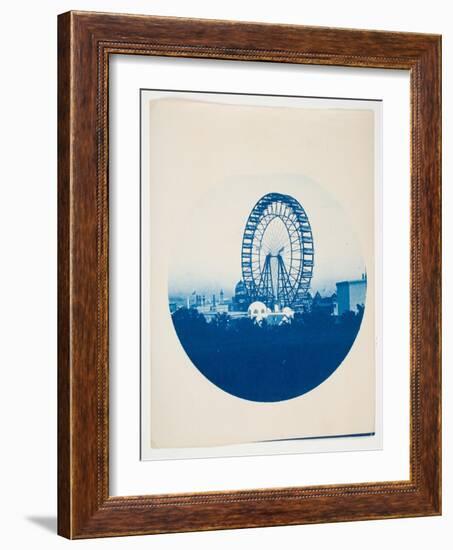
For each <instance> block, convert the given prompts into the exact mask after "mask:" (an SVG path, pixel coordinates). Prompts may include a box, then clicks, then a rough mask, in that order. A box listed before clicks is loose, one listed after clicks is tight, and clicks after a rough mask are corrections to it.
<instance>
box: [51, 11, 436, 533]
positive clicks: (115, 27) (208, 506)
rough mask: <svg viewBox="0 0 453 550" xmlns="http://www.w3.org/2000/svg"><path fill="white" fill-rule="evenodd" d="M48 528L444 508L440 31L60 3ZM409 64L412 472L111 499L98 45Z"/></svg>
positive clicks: (129, 529)
mask: <svg viewBox="0 0 453 550" xmlns="http://www.w3.org/2000/svg"><path fill="white" fill-rule="evenodd" d="M58 48H59V58H58V118H59V122H58V210H59V213H58V258H59V259H58V295H59V297H58V304H59V305H58V532H59V534H60V535H62V536H65V537H67V538H74V539H77V538H89V537H103V536H119V535H132V534H151V533H164V532H181V531H198V530H200V531H201V530H210V529H230V528H243V527H260V526H271V525H293V524H304V523H321V522H332V521H353V520H364V519H380V518H395V517H414V516H428V515H438V514H440V513H441V369H440V357H441V330H440V327H441V312H440V308H441V126H440V113H441V72H440V60H441V39H440V37H439V36H436V35H429V34H412V33H397V32H377V31H364V30H343V29H332V28H321V27H320V28H314V27H304V26H293V25H264V24H257V23H236V22H229V21H208V20H195V19H179V18H166V17H149V16H135V15H113V14H101V13H88V12H69V13H65V14H63V15H60V16H59V20H58ZM112 54H121V55H131V54H133V55H144V56H155V55H159V56H173V57H174V56H176V57H190V58H200V59H206V58H209V59H228V60H234V61H237V62H239V63H240V62H241V61H243V60H247V61H256V62H262V61H270V62H279V63H300V64H315V65H331V66H332V65H334V66H347V67H373V68H384V69H389V70H391V69H405V70H407V71H410V94H411V138H410V139H411V161H410V162H411V230H410V231H411V233H410V242H411V250H410V255H411V256H410V257H411V270H410V304H411V313H410V315H411V317H410V319H411V321H410V327H411V329H410V332H411V334H410V349H411V352H410V404H411V407H410V418H411V426H410V479H409V480H408V481H389V482H380V483H360V484H350V485H333V486H315V487H292V488H285V489H259V490H251V491H226V492H209V493H194V494H164V495H152V496H147V495H141V496H133V497H116V496H114V497H113V496H110V495H109V399H108V394H109V391H108V388H109V337H108V334H109V306H108V304H109V271H108V269H109V231H108V224H109V204H108V198H109V180H108V143H109V135H108V130H109V128H108V90H109V56H110V55H112Z"/></svg>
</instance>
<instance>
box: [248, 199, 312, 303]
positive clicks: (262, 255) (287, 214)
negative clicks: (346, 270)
mask: <svg viewBox="0 0 453 550" xmlns="http://www.w3.org/2000/svg"><path fill="white" fill-rule="evenodd" d="M241 260H242V277H243V280H244V283H245V286H246V288H247V293H248V295H249V298H250V299H251V300H252V301H255V300H259V301H261V302H264V303H265V304H266V305H267V306H268V307H269V308H271V309H274V307H275V306H279V307H280V308H283V307H285V306H288V307H293V308H297V307H298V306H300V305H301V303H302V300H303V298H304V296H305V295H306V293H307V292H308V289H309V287H310V281H311V278H312V276H313V266H314V246H313V235H312V231H311V226H310V222H309V220H308V217H307V214H306V213H305V210H304V209H303V208H302V206H301V204H300V203H299V202H298V201H297V200H296V199H294V198H293V197H291V196H289V195H282V194H280V193H268V194H267V195H264V196H263V197H261V199H260V200H259V201H258V202H257V203H256V204H255V206H254V207H253V209H252V211H251V213H250V215H249V217H248V220H247V223H246V225H245V230H244V235H243V238H242V254H241Z"/></svg>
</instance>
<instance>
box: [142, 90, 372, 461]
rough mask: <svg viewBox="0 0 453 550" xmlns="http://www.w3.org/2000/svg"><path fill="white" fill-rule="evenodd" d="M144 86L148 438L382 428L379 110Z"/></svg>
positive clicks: (319, 434)
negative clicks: (377, 210) (378, 404)
mask: <svg viewBox="0 0 453 550" xmlns="http://www.w3.org/2000/svg"><path fill="white" fill-rule="evenodd" d="M142 94H143V97H142V113H143V117H146V120H144V119H143V120H142V129H143V132H144V134H142V138H143V139H142V144H143V148H142V163H143V164H142V168H143V170H142V219H143V224H142V244H143V249H142V265H143V271H142V297H143V301H142V315H143V321H144V322H143V323H142V327H143V333H142V346H143V348H142V351H143V353H142V369H143V379H142V380H143V384H144V385H143V388H142V401H143V403H142V404H143V410H142V422H143V425H144V426H145V427H146V431H144V432H143V440H142V448H143V449H149V450H151V451H152V450H153V449H156V450H162V449H184V448H186V449H194V448H195V449H196V448H204V449H206V448H213V447H219V446H232V445H233V446H234V445H243V444H251V443H253V444H256V443H259V442H272V441H282V440H299V439H301V440H304V439H307V438H308V439H309V438H330V437H332V438H341V437H361V438H364V439H366V438H367V437H372V436H373V435H374V434H375V433H376V393H377V391H376V390H377V388H376V360H375V341H376V267H377V266H376V261H375V257H376V246H375V225H376V223H375V222H376V219H375V206H376V205H375V189H376V181H375V180H376V176H375V172H376V171H375V154H376V153H375V151H376V142H375V140H376V137H375V136H376V124H377V123H378V117H377V112H378V110H377V109H376V108H375V106H373V105H372V102H369V103H368V104H367V102H357V101H349V102H348V101H342V102H335V101H334V100H324V101H323V100H316V101H315V100H311V101H310V100H304V99H301V98H270V97H268V98H260V97H257V96H230V95H222V94H203V93H199V94H193V93H192V94H184V93H180V92H179V93H178V92H175V93H165V94H160V95H159V94H156V93H155V92H151V91H150V92H142ZM156 96H157V97H156ZM359 104H360V108H357V106H358V105H359ZM143 106H145V108H143ZM339 106H340V107H339ZM145 133H146V135H145ZM143 415H144V416H143ZM144 454H145V455H146V456H148V455H149V453H144Z"/></svg>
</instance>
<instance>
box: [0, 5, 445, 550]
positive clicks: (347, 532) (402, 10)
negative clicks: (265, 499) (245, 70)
mask: <svg viewBox="0 0 453 550" xmlns="http://www.w3.org/2000/svg"><path fill="white" fill-rule="evenodd" d="M449 6H450V2H447V1H442V0H431V1H430V2H426V0H424V1H420V0H413V1H412V2H395V0H381V1H380V2H364V1H363V0H362V1H357V2H354V1H352V0H342V1H340V2H339V1H337V0H318V1H313V0H312V1H310V2H308V1H299V2H294V1H291V0H279V1H278V2H275V1H273V2H264V1H263V0H261V1H259V2H258V1H256V2H252V1H250V2H244V1H243V0H229V1H228V2H227V1H223V2H208V1H207V0H191V1H186V2H185V1H184V0H149V1H139V0H130V1H126V0H123V1H121V0H116V1H115V0H110V1H104V2H102V1H100V0H91V1H85V0H71V1H67V0H62V1H56V0H43V1H41V2H31V1H30V2H25V1H21V0H16V1H15V2H7V3H4V4H3V5H2V12H1V32H0V41H1V68H2V70H1V73H0V74H1V85H0V95H1V101H0V140H1V143H0V150H1V152H2V155H1V163H0V173H1V175H0V185H1V191H2V197H1V200H0V229H1V232H0V235H1V236H0V253H1V255H0V258H1V262H2V264H1V265H2V269H1V273H0V278H1V285H0V334H1V340H0V342H1V345H0V353H1V361H0V366H1V373H2V383H1V384H0V419H1V432H0V437H1V450H2V452H1V455H0V456H1V458H0V465H1V468H0V518H1V523H0V524H1V526H2V528H1V532H0V538H1V545H2V547H3V548H7V549H15V548H23V547H27V546H32V547H34V548H45V549H46V550H47V549H49V550H50V549H52V548H61V547H63V546H65V547H66V546H67V545H70V544H73V545H78V546H79V547H83V548H92V547H99V548H101V547H104V548H105V547H106V546H107V545H108V547H109V548H145V547H149V546H150V545H153V547H154V548H159V549H160V548H165V549H167V548H178V547H185V548H197V549H208V548H209V549H211V548H220V549H222V548H230V547H231V546H232V545H234V546H235V547H236V548H249V547H251V546H256V547H257V548H259V547H262V548H274V547H280V548H282V547H285V548H290V547H294V546H300V547H302V546H303V547H305V548H309V547H311V546H316V547H317V548H321V549H323V548H330V547H335V548H346V547H347V548H348V549H349V550H353V549H356V548H357V549H358V548H367V549H375V548H376V549H378V548H379V549H382V548H385V547H388V548H398V547H399V546H400V545H404V546H407V547H411V548H412V549H413V550H416V549H422V548H427V547H433V548H439V549H447V548H451V540H449V538H450V537H451V535H452V534H453V529H452V527H453V510H452V507H453V474H452V468H451V466H450V464H451V462H452V460H453V452H452V451H451V438H452V435H451V429H450V425H451V420H452V415H453V398H452V397H451V393H452V392H453V377H452V375H451V374H450V370H449V363H451V361H452V360H453V355H452V345H451V338H448V332H449V331H448V327H451V326H453V320H452V313H451V308H450V309H449V308H448V305H452V297H451V291H452V285H451V283H450V281H449V280H451V278H452V259H453V254H452V252H451V249H452V242H451V235H452V230H453V211H452V207H451V201H450V199H451V195H452V190H451V186H449V185H448V183H449V181H450V179H451V178H452V176H453V174H452V165H453V163H452V162H450V160H449V158H448V151H450V150H451V148H452V141H453V140H452V137H453V116H452V114H451V96H452V94H453V85H452V78H453V17H452V14H451V13H449V12H450V10H449ZM69 9H85V10H95V11H112V12H128V13H144V14H155V15H178V16H189V17H205V18H220V19H237V20H249V21H263V22H276V23H277V22H280V23H298V24H305V25H324V26H336V27H356V28H370V29H385V30H398V31H418V32H432V33H441V34H443V66H444V75H443V78H444V81H443V83H444V86H443V97H444V105H443V109H444V133H443V136H444V137H443V143H444V159H445V160H444V205H445V206H444V209H446V210H444V269H445V273H446V276H445V277H444V279H445V284H444V303H445V305H444V327H446V328H445V329H444V335H445V337H444V396H446V398H445V397H444V515H443V516H442V517H439V518H421V519H405V520H390V521H374V522H362V523H345V524H332V525H312V526H301V527H278V528H268V529H258V530H257V529H255V530H252V529H250V530H243V531H223V532H212V533H195V534H181V535H162V536H155V537H152V538H151V537H134V538H126V539H105V540H95V541H83V542H77V543H75V542H72V543H71V542H69V541H66V540H64V539H62V538H59V537H57V535H56V534H55V529H56V219H57V211H56V165H57V154H56V128H57V113H56V98H57V82H56V79H57V71H56V69H57V19H56V16H57V14H58V13H60V12H63V11H67V10H69ZM449 205H450V206H449ZM448 209H450V212H449V210H448ZM449 533H450V537H449Z"/></svg>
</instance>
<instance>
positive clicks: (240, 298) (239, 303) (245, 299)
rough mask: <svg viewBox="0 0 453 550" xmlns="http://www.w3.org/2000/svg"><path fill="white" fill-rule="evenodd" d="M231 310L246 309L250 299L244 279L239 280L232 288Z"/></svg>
mask: <svg viewBox="0 0 453 550" xmlns="http://www.w3.org/2000/svg"><path fill="white" fill-rule="evenodd" d="M231 302H232V304H231V305H232V309H233V311H247V308H248V307H249V304H250V299H249V296H248V294H247V288H246V286H245V284H244V281H242V280H241V281H239V282H238V283H237V285H236V287H235V289H234V296H233V298H232V300H231Z"/></svg>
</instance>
